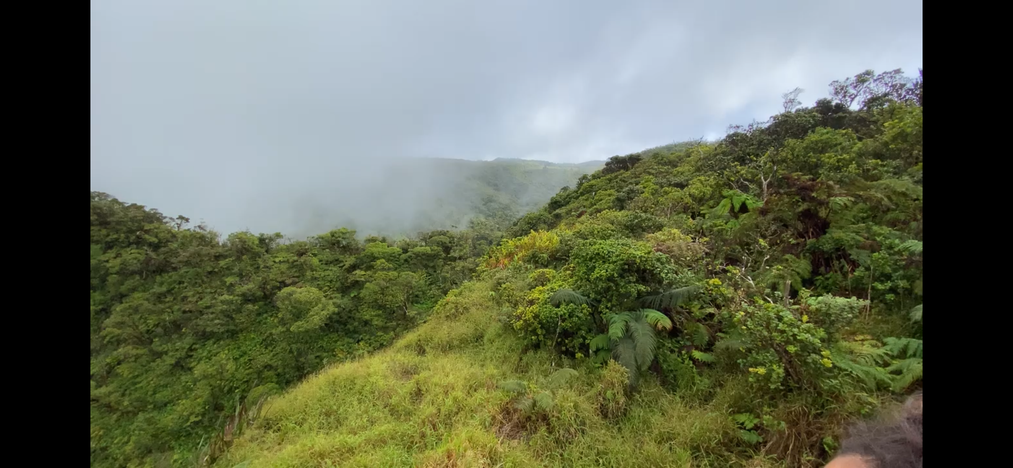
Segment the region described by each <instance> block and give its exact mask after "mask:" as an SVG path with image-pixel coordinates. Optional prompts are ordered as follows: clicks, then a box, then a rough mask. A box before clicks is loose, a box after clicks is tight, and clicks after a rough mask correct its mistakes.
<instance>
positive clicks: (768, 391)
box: [91, 70, 923, 467]
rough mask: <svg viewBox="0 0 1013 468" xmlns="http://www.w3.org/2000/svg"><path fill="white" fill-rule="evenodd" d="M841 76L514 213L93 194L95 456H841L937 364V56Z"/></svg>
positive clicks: (168, 460)
mask: <svg viewBox="0 0 1013 468" xmlns="http://www.w3.org/2000/svg"><path fill="white" fill-rule="evenodd" d="M830 92H831V93H830V94H831V97H830V98H827V99H820V100H818V101H817V102H816V103H815V104H814V105H812V106H802V105H801V101H800V100H799V92H798V90H796V91H793V92H789V93H786V94H785V96H784V108H783V112H781V113H779V114H777V115H775V116H773V117H771V118H770V119H769V120H767V121H765V122H754V123H752V124H748V125H743V126H733V127H731V128H730V129H729V133H728V135H727V136H726V137H725V138H723V139H722V140H720V141H718V142H702V141H698V142H687V143H681V144H676V145H668V146H664V147H660V148H655V149H652V150H649V151H644V152H641V153H635V154H630V155H626V156H616V157H613V158H611V159H609V160H608V161H607V162H606V163H605V164H604V166H603V167H602V168H601V169H600V170H598V171H595V172H594V173H593V174H590V175H584V176H581V177H579V179H578V180H576V183H575V184H574V185H573V186H567V187H563V188H562V189H561V190H558V192H557V193H556V194H555V195H554V196H552V197H551V199H549V200H548V202H547V203H546V204H544V205H542V206H541V207H540V208H538V209H536V210H534V211H531V212H530V213H527V214H525V215H523V216H522V217H520V218H519V219H517V220H516V221H515V222H513V223H512V224H511V225H510V226H509V227H508V228H507V229H506V230H505V233H504V232H503V231H502V230H501V229H500V226H503V225H502V224H497V223H495V222H488V223H472V224H471V226H470V227H469V228H468V229H461V230H456V231H455V230H444V231H430V232H425V233H420V234H418V235H415V236H411V237H408V238H400V239H397V240H394V239H391V238H387V237H380V236H367V237H365V238H364V239H362V238H361V236H358V237H357V236H356V234H355V232H354V231H351V230H348V229H337V230H332V231H330V232H327V233H324V234H320V235H317V236H314V237H311V238H309V239H307V240H303V241H295V242H287V243H282V242H280V240H281V238H280V236H279V235H266V234H259V235H255V234H251V233H249V232H238V233H233V234H231V235H228V236H227V237H225V238H221V236H219V235H218V234H217V233H214V232H210V231H208V230H206V229H204V228H203V227H201V226H196V227H190V226H188V224H187V223H188V220H187V219H186V218H184V217H177V218H167V217H165V216H163V215H162V214H160V213H159V212H157V211H155V210H151V209H146V208H144V207H142V206H139V205H132V204H126V203H123V202H120V201H118V200H116V199H114V198H112V197H110V196H109V195H107V194H103V193H98V192H93V193H92V199H91V200H92V201H91V217H92V221H91V230H92V234H91V252H92V253H91V276H92V279H91V285H92V289H91V296H92V302H91V304H92V306H91V358H92V359H91V363H92V368H91V379H92V380H91V388H92V391H91V442H92V450H91V463H92V465H93V466H199V465H203V464H207V463H214V464H216V466H235V465H236V464H240V463H242V464H244V466H248V467H253V466H325V465H327V466H330V465H342V466H345V465H353V466H411V465H424V466H498V465H501V464H502V465H507V466H545V465H550V466H601V465H620V464H622V465H624V466H659V465H671V464H675V465H679V466H806V467H810V466H821V465H822V463H825V462H826V460H828V459H829V457H830V456H832V455H833V453H834V452H835V450H836V448H837V444H838V441H839V437H840V429H841V427H842V426H843V425H844V424H845V423H846V422H847V421H849V420H851V419H854V418H861V417H868V416H871V415H874V414H876V413H877V412H878V411H879V409H880V408H882V407H883V406H884V405H885V404H887V403H888V402H890V401H892V400H894V399H897V398H899V397H901V396H903V395H905V394H909V393H911V392H913V391H915V390H917V389H919V388H920V387H921V377H922V341H921V339H922V334H921V331H922V235H923V226H922V164H923V161H922V157H923V151H922V105H921V104H922V81H921V72H920V71H919V74H918V77H917V78H915V79H910V78H906V77H905V76H904V75H903V74H902V73H901V72H900V70H895V71H889V72H884V73H879V74H876V73H874V72H872V71H867V72H863V73H860V74H858V75H856V76H854V77H851V78H848V79H845V80H840V81H835V82H833V83H831V85H830ZM535 164H540V163H535ZM478 183H481V184H484V185H486V186H491V187H493V188H494V189H495V190H505V191H507V192H510V191H511V189H509V188H506V189H504V188H502V187H496V186H494V184H493V183H491V182H489V181H486V180H479V181H478ZM562 185H564V184H560V186H562ZM518 214H519V213H518ZM488 215H489V214H487V216H488ZM399 337H401V338H399ZM381 348H383V349H381ZM329 364H334V365H333V366H331V367H329V368H328V369H326V370H324V371H323V372H321V373H320V374H318V375H317V376H315V377H312V378H309V379H307V380H305V381H304V382H303V383H301V384H300V385H298V386H294V387H292V389H291V390H289V391H287V392H282V391H283V390H284V389H285V388H286V387H288V386H289V385H292V384H295V383H296V382H298V381H299V380H300V379H303V378H304V377H306V376H308V375H310V374H313V373H315V372H317V371H320V370H321V369H324V368H325V366H328V365H329ZM272 395H275V396H272ZM265 401H266V402H267V404H266V405H265V404H264V402H265Z"/></svg>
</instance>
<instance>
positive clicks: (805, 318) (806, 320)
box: [802, 314, 809, 323]
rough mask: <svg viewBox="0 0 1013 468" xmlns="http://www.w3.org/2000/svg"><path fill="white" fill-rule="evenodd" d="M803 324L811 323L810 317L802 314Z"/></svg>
mask: <svg viewBox="0 0 1013 468" xmlns="http://www.w3.org/2000/svg"><path fill="white" fill-rule="evenodd" d="M802 323H809V316H808V315H805V314H802Z"/></svg>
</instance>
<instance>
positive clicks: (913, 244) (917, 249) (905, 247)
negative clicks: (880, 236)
mask: <svg viewBox="0 0 1013 468" xmlns="http://www.w3.org/2000/svg"><path fill="white" fill-rule="evenodd" d="M898 248H899V249H900V251H901V252H904V253H909V254H912V255H918V254H920V253H922V243H921V241H916V240H914V239H911V240H907V241H904V242H903V243H901V244H900V245H899V246H898Z"/></svg>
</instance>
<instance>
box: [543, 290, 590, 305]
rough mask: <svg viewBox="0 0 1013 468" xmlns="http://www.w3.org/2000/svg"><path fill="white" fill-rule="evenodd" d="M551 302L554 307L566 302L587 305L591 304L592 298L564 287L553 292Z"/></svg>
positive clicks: (550, 297)
mask: <svg viewBox="0 0 1013 468" xmlns="http://www.w3.org/2000/svg"><path fill="white" fill-rule="evenodd" d="M549 304H551V305H552V306H553V307H559V306H561V305H564V304H576V305H586V304H591V300H590V299H588V298H586V297H584V296H583V295H581V294H580V293H578V292H577V291H574V290H572V289H566V288H563V289H560V290H558V291H556V292H554V293H552V296H549Z"/></svg>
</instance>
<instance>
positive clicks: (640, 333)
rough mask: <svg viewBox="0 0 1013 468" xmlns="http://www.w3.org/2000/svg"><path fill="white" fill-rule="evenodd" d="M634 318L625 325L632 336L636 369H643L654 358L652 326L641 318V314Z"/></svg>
mask: <svg viewBox="0 0 1013 468" xmlns="http://www.w3.org/2000/svg"><path fill="white" fill-rule="evenodd" d="M637 315H638V316H637V317H635V319H634V320H631V321H630V322H629V324H628V325H627V329H628V330H629V335H630V337H632V338H633V349H634V352H635V353H636V354H635V359H636V362H637V369H640V370H644V369H647V366H649V365H651V361H653V360H654V345H655V341H656V340H655V337H654V328H651V326H650V325H649V324H648V323H647V321H646V320H643V316H642V314H637Z"/></svg>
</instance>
